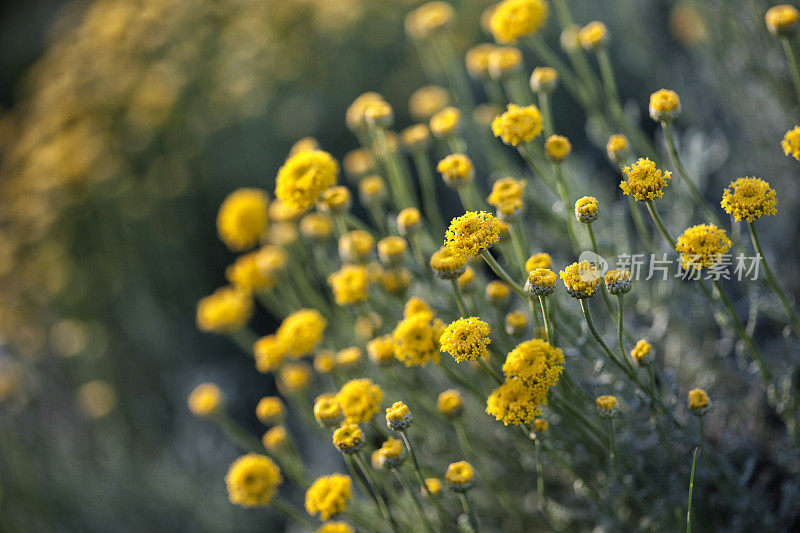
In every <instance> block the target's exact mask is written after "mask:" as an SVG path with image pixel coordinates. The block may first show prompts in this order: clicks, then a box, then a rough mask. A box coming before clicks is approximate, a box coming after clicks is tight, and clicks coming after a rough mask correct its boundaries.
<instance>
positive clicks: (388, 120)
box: [364, 100, 394, 128]
mask: <svg viewBox="0 0 800 533" xmlns="http://www.w3.org/2000/svg"><path fill="white" fill-rule="evenodd" d="M364 120H365V121H366V123H367V125H368V126H376V127H378V128H388V127H390V126H391V125H392V123H393V122H394V110H393V109H392V106H391V105H389V103H388V102H386V101H385V100H377V101H375V102H370V103H369V104H367V106H366V107H365V108H364Z"/></svg>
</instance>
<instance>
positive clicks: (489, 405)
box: [486, 378, 547, 426]
mask: <svg viewBox="0 0 800 533" xmlns="http://www.w3.org/2000/svg"><path fill="white" fill-rule="evenodd" d="M541 400H545V401H546V400H547V397H546V396H545V397H544V398H542V397H541V396H537V395H536V394H534V389H533V387H530V386H528V385H526V384H525V383H524V382H523V381H522V380H520V379H516V378H512V379H506V381H505V383H503V384H502V385H500V386H499V387H498V388H497V389H495V391H494V392H492V394H491V395H490V396H489V398H488V399H487V400H486V412H487V413H488V414H490V415H492V416H493V417H495V418H496V419H497V420H499V421H500V422H502V423H503V424H504V425H506V426H508V425H509V424H511V425H515V426H518V425H520V424H529V423H530V422H531V421H533V419H534V418H536V417H537V416H539V415H540V414H541V409H540V407H539V406H540V405H541Z"/></svg>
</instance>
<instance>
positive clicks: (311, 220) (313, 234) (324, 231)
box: [300, 213, 333, 242]
mask: <svg viewBox="0 0 800 533" xmlns="http://www.w3.org/2000/svg"><path fill="white" fill-rule="evenodd" d="M300 233H301V234H302V235H303V236H304V237H306V238H307V239H311V240H313V241H318V242H323V241H327V240H328V239H330V238H331V236H332V235H333V222H331V217H329V216H328V215H325V214H322V213H309V214H307V215H306V216H304V217H303V218H302V219H301V220H300Z"/></svg>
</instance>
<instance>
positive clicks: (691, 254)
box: [675, 224, 732, 270]
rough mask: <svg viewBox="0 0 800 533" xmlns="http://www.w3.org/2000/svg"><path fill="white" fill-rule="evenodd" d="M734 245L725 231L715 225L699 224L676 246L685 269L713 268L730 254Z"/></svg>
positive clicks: (683, 234) (679, 239)
mask: <svg viewBox="0 0 800 533" xmlns="http://www.w3.org/2000/svg"><path fill="white" fill-rule="evenodd" d="M731 245H732V243H731V240H730V239H729V238H728V236H727V235H726V234H725V230H724V229H722V228H718V227H716V226H715V225H714V224H698V225H697V226H692V227H691V228H688V229H687V230H686V231H684V232H683V233H682V234H681V236H680V237H678V242H677V244H676V246H675V251H676V252H678V254H680V256H681V264H682V265H683V268H685V269H687V270H688V269H689V268H692V267H694V268H711V267H713V266H714V265H716V264H717V263H719V262H720V261H721V259H722V256H723V255H725V254H726V253H728V250H729V249H730V247H731Z"/></svg>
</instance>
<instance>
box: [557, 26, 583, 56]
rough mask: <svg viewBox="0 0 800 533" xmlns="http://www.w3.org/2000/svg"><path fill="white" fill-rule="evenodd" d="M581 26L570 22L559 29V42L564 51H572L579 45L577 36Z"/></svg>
mask: <svg viewBox="0 0 800 533" xmlns="http://www.w3.org/2000/svg"><path fill="white" fill-rule="evenodd" d="M580 31H581V28H580V26H578V25H577V24H570V25H569V26H567V27H565V28H564V29H563V30H562V31H561V35H560V36H559V43H560V44H561V48H562V49H563V50H564V51H565V52H573V51H575V50H578V49H579V48H580V47H581V41H580V38H579V37H578V34H579V33H580Z"/></svg>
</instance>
